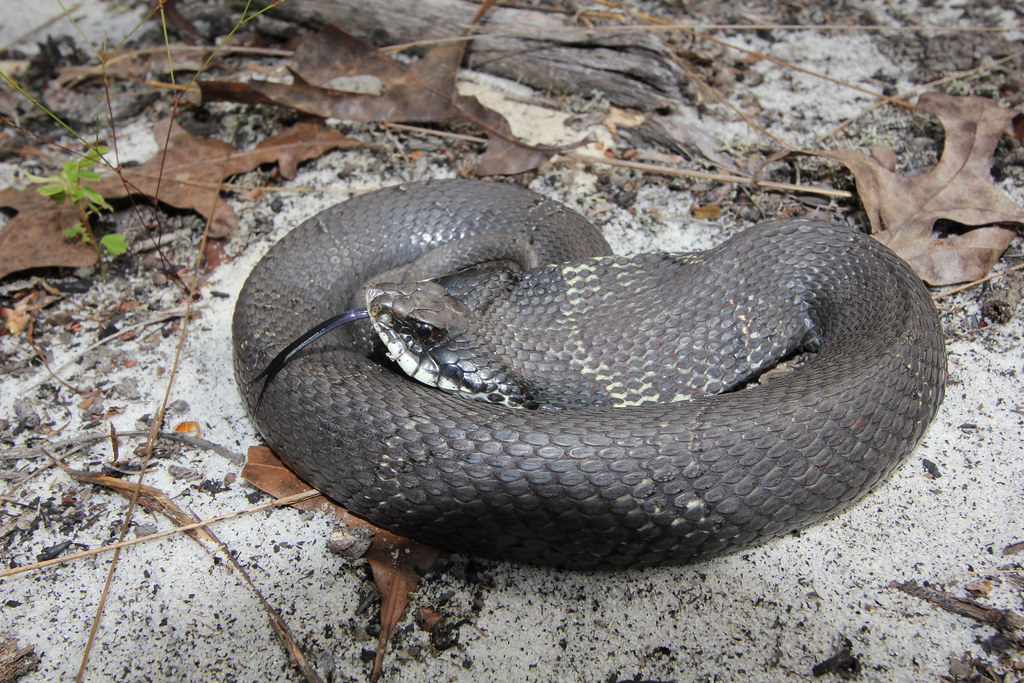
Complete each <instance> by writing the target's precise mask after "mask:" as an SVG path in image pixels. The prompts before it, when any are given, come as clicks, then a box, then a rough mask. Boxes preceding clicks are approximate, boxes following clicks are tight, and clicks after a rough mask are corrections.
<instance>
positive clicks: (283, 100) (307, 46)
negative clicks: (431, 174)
mask: <svg viewBox="0 0 1024 683" xmlns="http://www.w3.org/2000/svg"><path fill="white" fill-rule="evenodd" d="M464 49H465V48H464V45H463V44H462V43H448V44H444V45H439V46H437V47H435V48H433V49H431V50H429V51H428V52H427V53H426V54H425V55H424V56H423V57H422V58H421V59H419V60H417V61H416V62H413V63H411V64H403V63H401V62H398V61H396V60H394V59H392V58H391V57H389V56H388V55H387V54H385V53H384V52H382V51H381V50H378V49H377V48H376V47H374V46H373V45H371V44H370V43H367V42H366V41H364V40H361V39H360V38H357V37H356V36H353V35H352V34H350V33H347V32H346V31H344V30H342V29H341V28H339V27H338V26H334V25H327V26H325V27H324V28H323V29H322V30H321V31H319V32H318V33H315V34H312V35H310V36H309V37H307V38H306V39H305V40H303V41H302V43H300V45H299V46H298V47H297V48H296V50H295V56H294V59H293V61H292V64H291V67H290V68H291V71H292V74H293V75H294V77H295V82H294V83H292V84H285V83H269V82H266V81H258V80H250V81H249V82H248V83H232V82H226V81H204V82H201V83H200V84H199V87H200V90H201V91H202V95H203V102H208V101H215V100H226V101H231V102H241V103H244V104H272V105H275V106H280V107H288V108H290V109H295V110H298V111H301V112H305V113H307V114H311V115H314V116H320V117H324V118H337V119H344V120H347V121H361V122H364V123H377V122H404V123H414V122H450V121H463V122H466V123H469V124H472V125H474V126H477V127H478V128H481V129H483V131H484V132H485V133H486V134H487V137H488V145H487V151H486V152H485V153H484V154H483V156H482V157H481V158H480V160H479V161H478V163H477V168H476V173H477V174H478V175H494V174H515V173H522V172H524V171H528V170H530V169H532V168H536V167H537V166H539V165H540V164H542V163H544V162H545V161H546V160H547V159H549V158H550V157H551V155H552V154H554V153H556V152H559V151H562V150H564V149H566V148H565V147H548V146H533V145H527V144H526V143H524V142H522V141H520V140H518V139H516V137H515V136H514V135H513V134H512V128H511V126H510V125H509V123H508V121H507V120H506V119H505V117H504V116H502V115H501V114H499V113H498V112H496V111H494V110H492V109H488V108H487V107H485V106H483V105H482V104H481V103H480V102H479V101H478V100H477V99H476V98H475V97H468V96H462V95H459V94H458V91H457V89H456V87H455V76H456V74H457V73H458V69H459V64H460V62H461V61H462V54H463V51H464Z"/></svg>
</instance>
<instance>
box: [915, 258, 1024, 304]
mask: <svg viewBox="0 0 1024 683" xmlns="http://www.w3.org/2000/svg"><path fill="white" fill-rule="evenodd" d="M1021 268H1024V263H1018V264H1017V265H1015V266H1011V267H1009V268H1006V269H1004V270H1001V271H999V272H998V273H992V274H991V275H986V276H985V277H983V278H981V279H980V280H975V281H974V282H968V283H967V284H965V285H959V286H958V287H954V288H953V289H950V290H947V291H945V292H940V293H938V294H936V295H935V296H933V297H932V301H938V300H939V299H944V298H946V297H947V296H950V295H952V294H956V293H957V292H962V291H964V290H965V289H970V288H971V287H977V286H978V285H980V284H983V283H985V282H988V281H989V280H995V279H996V278H997V277H1002V276H1003V275H1006V274H1007V273H1009V272H1012V271H1014V270H1020V269H1021Z"/></svg>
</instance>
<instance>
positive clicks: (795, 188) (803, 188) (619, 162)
mask: <svg viewBox="0 0 1024 683" xmlns="http://www.w3.org/2000/svg"><path fill="white" fill-rule="evenodd" d="M566 156H569V157H571V158H573V159H576V160H577V161H582V162H584V163H588V164H606V165H608V166H621V167H623V168H632V169H635V170H638V171H646V172H648V173H661V174H664V175H675V176H683V177H686V178H700V179H701V180H717V181H719V182H723V183H736V184H738V185H752V186H754V187H764V188H768V189H771V190H786V191H787V192H806V193H809V194H819V195H823V196H825V197H839V198H843V199H849V198H850V197H853V196H854V195H853V193H852V192H847V191H846V190H834V189H832V188H828V187H812V186H810V185H795V184H793V183H773V182H769V181H767V180H754V179H753V178H745V177H743V176H734V175H725V174H722V173H707V172H705V171H691V170H688V169H682V168H669V167H667V166H659V165H657V164H645V163H643V162H640V161H626V160H625V159H610V158H606V157H595V156H590V155H588V154H580V153H579V152H569V153H568V154H567V155H566Z"/></svg>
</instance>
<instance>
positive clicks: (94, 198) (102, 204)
mask: <svg viewBox="0 0 1024 683" xmlns="http://www.w3.org/2000/svg"><path fill="white" fill-rule="evenodd" d="M108 151H109V149H108V148H107V147H93V148H92V149H90V150H89V151H88V152H87V153H86V154H85V155H84V156H82V157H79V158H77V159H72V160H71V161H68V162H65V163H64V165H63V166H61V170H60V172H59V173H55V174H54V175H49V176H37V175H33V174H31V173H28V174H26V175H27V176H28V179H29V181H31V182H33V183H37V184H40V185H42V187H40V188H39V189H38V190H37V192H39V194H41V195H43V196H44V197H49V198H50V199H52V200H53V201H55V202H57V203H58V204H61V203H63V202H70V203H71V205H72V206H74V207H75V211H76V212H77V214H78V222H77V223H75V224H74V225H72V226H71V227H70V228H67V229H65V230H64V235H65V236H66V237H80V238H81V240H82V242H84V243H85V244H88V245H90V246H92V248H93V249H95V250H96V261H97V263H99V265H100V268H102V267H103V254H104V253H106V254H107V256H108V257H110V258H113V257H115V256H120V255H121V254H123V253H125V252H126V251H128V242H127V241H126V240H125V238H124V236H123V235H119V234H117V233H111V234H109V235H104V236H103V237H101V238H100V239H99V240H98V241H97V240H96V235H95V234H94V233H93V230H92V218H93V217H94V216H98V215H100V214H101V213H103V212H104V211H113V210H114V207H112V206H111V205H110V204H109V203H108V202H107V200H106V199H104V198H103V195H101V194H100V193H99V192H97V191H96V190H95V189H93V188H92V187H90V186H89V185H88V183H91V182H95V181H97V180H99V179H100V176H99V174H98V173H96V172H95V171H93V170H92V167H93V166H95V165H96V164H98V163H100V162H101V161H102V157H103V155H104V154H106V153H107V152H108Z"/></svg>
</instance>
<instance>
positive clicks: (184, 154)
mask: <svg viewBox="0 0 1024 683" xmlns="http://www.w3.org/2000/svg"><path fill="white" fill-rule="evenodd" d="M168 125H170V124H169V121H167V120H165V121H163V122H161V123H159V124H157V126H155V127H154V133H153V134H154V137H155V139H156V140H157V142H158V143H159V144H160V145H161V146H162V145H163V143H164V141H165V140H167V126H168ZM358 144H360V143H359V142H358V141H356V140H352V139H350V138H347V137H345V136H344V135H342V134H341V133H339V132H338V131H336V130H333V129H329V128H327V127H326V126H324V125H323V124H322V123H319V122H314V121H301V122H299V123H297V124H295V125H294V126H293V127H291V128H289V129H287V130H285V131H282V132H281V133H278V134H277V135H274V136H272V137H269V138H267V139H266V140H264V141H263V142H261V143H260V144H258V145H257V146H256V147H255V148H254V149H252V150H250V151H245V152H236V151H234V150H233V149H232V148H231V145H229V144H227V143H226V142H221V141H219V140H213V139H210V138H200V137H196V136H195V135H192V134H191V133H189V132H188V131H187V130H185V129H184V128H182V127H181V126H174V128H173V129H172V131H171V137H170V140H168V145H167V153H166V155H164V154H163V153H162V152H157V153H156V154H154V155H153V156H152V157H151V158H150V159H149V160H147V161H146V162H144V163H142V164H140V165H139V166H135V167H133V168H126V169H124V170H123V171H122V172H121V177H118V176H117V175H113V174H111V175H108V176H106V177H105V178H104V179H103V180H101V181H100V182H99V183H97V185H96V190H97V191H98V192H99V193H100V194H102V195H103V196H104V197H107V198H108V199H116V198H122V197H127V196H129V195H136V194H139V195H144V196H147V197H158V198H159V200H160V201H161V202H164V203H165V204H170V205H171V206H175V207H177V208H180V209H192V210H193V211H196V212H197V213H199V214H200V215H202V216H203V217H204V218H206V220H208V221H210V237H212V238H218V237H224V236H226V235H228V234H229V233H231V232H232V231H234V229H235V227H236V226H237V225H238V217H237V216H236V215H235V212H234V209H232V208H231V206H230V205H228V203H227V202H226V201H224V199H223V198H222V197H221V196H220V191H221V183H222V182H223V180H224V179H225V178H228V177H229V176H232V175H238V174H239V173H245V172H247V171H250V170H252V169H254V168H256V167H257V166H259V165H260V164H266V163H273V162H278V163H279V164H280V170H281V175H283V176H284V177H286V178H291V177H294V175H295V172H296V167H297V166H298V164H299V163H300V162H302V161H305V160H307V159H312V158H315V157H318V156H320V155H321V154H323V153H325V152H327V151H328V150H331V149H336V148H339V147H352V146H355V145H358ZM122 178H123V179H124V181H123V182H122Z"/></svg>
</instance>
